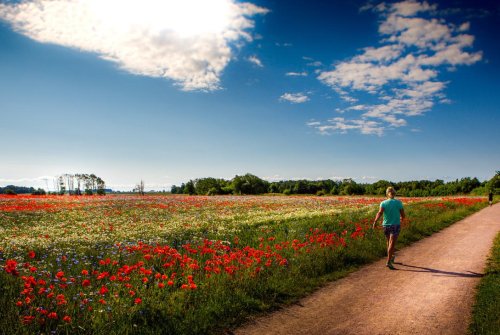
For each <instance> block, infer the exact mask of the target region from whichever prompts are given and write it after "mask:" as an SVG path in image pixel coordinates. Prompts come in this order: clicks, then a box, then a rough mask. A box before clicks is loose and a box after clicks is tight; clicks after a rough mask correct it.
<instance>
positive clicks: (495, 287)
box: [469, 233, 500, 335]
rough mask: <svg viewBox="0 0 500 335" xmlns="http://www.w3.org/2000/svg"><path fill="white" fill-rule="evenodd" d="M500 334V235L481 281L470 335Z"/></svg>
mask: <svg viewBox="0 0 500 335" xmlns="http://www.w3.org/2000/svg"><path fill="white" fill-rule="evenodd" d="M499 332H500V233H499V234H498V235H497V237H496V239H495V241H494V244H493V249H492V250H491V256H490V258H489V260H488V265H487V268H486V274H485V276H484V277H483V278H482V279H481V282H480V283H479V286H478V291H477V295H476V303H475V305H474V308H473V311H472V322H471V325H470V327H469V333H470V334H481V335H489V334H491V335H496V334H498V333H499Z"/></svg>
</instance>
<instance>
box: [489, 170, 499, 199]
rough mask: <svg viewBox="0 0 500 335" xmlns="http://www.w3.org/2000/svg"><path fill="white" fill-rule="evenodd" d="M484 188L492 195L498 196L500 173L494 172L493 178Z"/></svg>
mask: <svg viewBox="0 0 500 335" xmlns="http://www.w3.org/2000/svg"><path fill="white" fill-rule="evenodd" d="M486 187H487V188H488V190H491V191H492V192H493V193H494V194H500V171H496V173H495V175H494V176H493V178H491V179H490V180H489V181H488V183H487V184H486Z"/></svg>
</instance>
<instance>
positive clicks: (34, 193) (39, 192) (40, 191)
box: [31, 188, 47, 195]
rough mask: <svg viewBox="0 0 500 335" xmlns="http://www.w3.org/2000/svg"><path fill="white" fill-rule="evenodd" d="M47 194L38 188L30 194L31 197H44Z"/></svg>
mask: <svg viewBox="0 0 500 335" xmlns="http://www.w3.org/2000/svg"><path fill="white" fill-rule="evenodd" d="M45 194H47V193H46V192H45V190H44V189H43V188H39V189H37V190H35V191H33V192H31V195H45Z"/></svg>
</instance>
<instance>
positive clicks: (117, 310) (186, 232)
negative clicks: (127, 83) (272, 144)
mask: <svg viewBox="0 0 500 335" xmlns="http://www.w3.org/2000/svg"><path fill="white" fill-rule="evenodd" d="M381 200H382V199H381V198H367V197H312V196H297V197H283V196H259V197H258V196H216V197H201V196H180V195H179V196H130V195H124V196H103V197H69V196H0V268H1V270H0V280H1V281H0V284H1V287H0V289H1V290H2V292H0V293H1V298H0V311H1V312H2V315H3V316H4V317H3V318H2V320H1V321H0V323H1V324H0V328H1V329H6V328H5V327H9V329H12V333H17V334H39V333H40V334H42V333H43V334H50V333H53V334H102V333H108V334H126V333H130V334H133V333H138V334H148V333H150V334H158V333H165V334H166V333H169V334H175V333H177V334H206V333H217V332H224V331H225V329H227V327H231V326H234V325H237V324H238V323H240V322H242V320H244V318H245V317H246V316H248V315H250V314H252V313H256V312H261V311H266V310H268V309H270V308H272V307H274V306H277V305H279V304H281V303H286V302H288V301H291V300H293V299H295V298H297V297H300V296H302V295H304V294H305V293H307V292H309V291H311V290H312V289H314V288H315V287H317V286H318V285H321V283H322V282H324V281H325V280H331V279H334V278H336V277H338V276H341V275H343V274H345V273H346V271H349V269H351V268H352V267H355V266H359V265H360V264H363V263H366V262H369V261H372V260H374V259H377V258H379V257H381V256H383V255H384V249H385V247H384V245H385V241H384V238H383V236H382V234H381V233H380V232H378V231H372V230H370V229H369V227H370V226H371V222H372V220H373V217H374V214H375V212H376V211H377V208H378V204H379V203H380V201H381ZM402 200H403V202H404V204H405V208H406V211H407V215H408V218H409V219H407V220H405V222H403V224H402V225H403V233H402V235H401V243H403V244H406V243H410V242H411V241H414V240H417V239H418V238H421V237H423V236H426V235H429V234H431V233H432V232H433V231H437V230H439V229H441V228H443V227H444V226H446V225H449V224H451V223H452V222H454V221H456V220H457V219H459V218H461V217H463V216H465V215H467V214H469V213H471V212H473V211H476V210H478V209H480V208H482V207H484V206H485V205H486V201H485V199H482V198H444V199H443V198H439V199H430V198H403V199H402Z"/></svg>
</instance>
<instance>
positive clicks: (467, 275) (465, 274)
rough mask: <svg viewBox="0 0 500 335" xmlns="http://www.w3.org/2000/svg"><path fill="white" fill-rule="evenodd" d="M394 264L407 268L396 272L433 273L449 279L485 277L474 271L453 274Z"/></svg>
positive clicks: (399, 268)
mask: <svg viewBox="0 0 500 335" xmlns="http://www.w3.org/2000/svg"><path fill="white" fill-rule="evenodd" d="M394 264H397V265H400V266H404V267H405V268H401V267H398V268H395V270H399V271H410V272H428V273H432V274H434V275H437V276H449V277H465V278H480V277H483V276H484V274H482V273H476V272H472V271H466V272H451V271H443V270H438V269H431V268H425V267H422V266H415V265H410V264H404V263H396V262H394Z"/></svg>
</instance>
